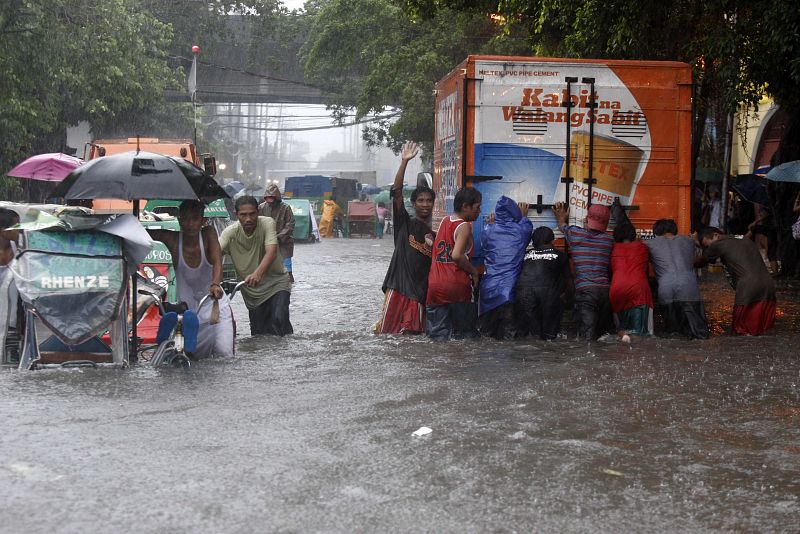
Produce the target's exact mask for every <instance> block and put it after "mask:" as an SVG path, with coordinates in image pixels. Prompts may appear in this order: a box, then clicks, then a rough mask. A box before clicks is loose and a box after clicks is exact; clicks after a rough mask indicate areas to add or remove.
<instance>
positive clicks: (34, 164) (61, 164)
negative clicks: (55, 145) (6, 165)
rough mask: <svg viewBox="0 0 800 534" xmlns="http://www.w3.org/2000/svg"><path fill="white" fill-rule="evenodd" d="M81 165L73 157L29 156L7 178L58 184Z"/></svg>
mask: <svg viewBox="0 0 800 534" xmlns="http://www.w3.org/2000/svg"><path fill="white" fill-rule="evenodd" d="M82 163H83V160H80V159H78V158H76V157H73V156H68V155H67V154H62V153H61V152H55V153H52V154H38V155H36V156H31V157H29V158H28V159H26V160H25V161H23V162H22V163H20V164H19V165H17V166H16V167H14V168H13V169H11V170H10V171H8V173H7V174H8V175H9V176H13V177H15V178H27V179H29V180H41V181H44V182H60V181H62V180H63V179H64V178H66V177H67V175H68V174H69V173H71V172H72V171H74V170H75V169H76V168H78V167H79V166H80V165H81V164H82Z"/></svg>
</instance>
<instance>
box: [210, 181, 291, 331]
mask: <svg viewBox="0 0 800 534" xmlns="http://www.w3.org/2000/svg"><path fill="white" fill-rule="evenodd" d="M235 210H236V218H237V222H236V223H234V224H232V225H230V226H228V227H227V228H225V230H223V231H222V234H220V236H219V245H220V248H221V249H222V253H223V254H229V255H230V257H231V259H232V260H233V266H234V268H235V269H236V274H237V275H238V276H239V278H240V279H241V280H244V281H245V283H246V286H245V287H244V288H242V297H243V298H244V303H245V305H246V306H247V309H248V311H249V313H250V333H251V334H252V335H254V336H255V335H259V334H272V335H276V336H284V335H286V334H291V333H293V332H294V330H293V329H292V323H291V322H290V321H289V297H290V294H291V290H292V284H291V281H290V280H289V274H288V272H287V271H286V268H285V267H284V266H283V258H281V256H280V253H279V252H278V237H277V233H276V231H275V221H274V220H272V219H271V218H269V217H259V215H258V201H257V200H256V199H255V198H254V197H251V196H245V197H240V198H238V199H237V200H236V204H235Z"/></svg>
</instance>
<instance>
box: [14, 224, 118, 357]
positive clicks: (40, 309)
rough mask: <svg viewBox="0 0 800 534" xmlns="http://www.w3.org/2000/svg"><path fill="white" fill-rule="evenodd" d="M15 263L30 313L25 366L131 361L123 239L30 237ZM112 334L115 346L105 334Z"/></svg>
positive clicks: (44, 234) (79, 234) (52, 234)
mask: <svg viewBox="0 0 800 534" xmlns="http://www.w3.org/2000/svg"><path fill="white" fill-rule="evenodd" d="M25 238H26V243H25V248H24V249H22V250H21V251H20V253H19V255H18V256H17V259H16V273H17V274H18V276H17V277H16V283H17V289H18V291H19V294H20V297H21V298H22V301H23V309H24V310H25V330H24V336H23V343H22V351H21V354H20V362H19V368H20V369H34V368H37V367H43V366H47V365H58V366H64V365H67V366H69V365H91V366H112V367H124V366H126V365H127V364H128V326H127V306H126V304H127V298H126V288H127V286H128V276H127V269H126V266H125V260H124V258H123V255H122V245H121V241H122V240H121V239H120V238H119V237H116V236H112V235H109V234H105V233H103V232H97V231H82V232H62V231H38V232H26V236H25ZM106 330H108V331H109V333H110V336H111V343H110V345H107V344H106V343H103V342H102V341H101V339H100V336H101V335H102V334H103V333H104V332H105V331H106Z"/></svg>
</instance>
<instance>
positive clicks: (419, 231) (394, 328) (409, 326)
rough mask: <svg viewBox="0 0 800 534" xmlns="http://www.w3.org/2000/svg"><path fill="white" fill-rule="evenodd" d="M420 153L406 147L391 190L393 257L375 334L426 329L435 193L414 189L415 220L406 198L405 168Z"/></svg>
mask: <svg viewBox="0 0 800 534" xmlns="http://www.w3.org/2000/svg"><path fill="white" fill-rule="evenodd" d="M418 152H419V148H418V147H417V144H416V143H414V142H412V141H408V142H406V144H405V145H403V150H402V151H401V153H400V168H399V169H397V174H395V177H394V184H392V188H391V190H390V194H391V197H392V212H393V218H392V223H393V224H394V229H393V230H392V232H393V233H392V236H393V237H394V254H392V261H391V263H390V264H389V270H388V271H387V272H386V278H385V279H384V281H383V288H382V289H383V293H384V299H383V310H382V311H381V318H380V320H379V321H378V324H376V325H375V333H376V334H421V333H422V332H423V331H424V329H425V300H426V297H427V294H428V272H429V271H430V268H431V244H432V243H433V231H432V230H431V225H430V218H431V212H432V211H433V201H434V199H435V198H436V194H435V193H434V192H433V190H432V189H431V188H429V187H426V186H418V187H417V188H416V189H414V191H413V192H412V193H411V205H412V206H413V208H414V216H413V217H412V216H410V215H409V214H408V212H407V211H406V207H405V203H404V199H403V178H404V176H405V173H406V167H407V166H408V162H409V161H411V160H412V159H414V158H415V157H416V155H417V153H418Z"/></svg>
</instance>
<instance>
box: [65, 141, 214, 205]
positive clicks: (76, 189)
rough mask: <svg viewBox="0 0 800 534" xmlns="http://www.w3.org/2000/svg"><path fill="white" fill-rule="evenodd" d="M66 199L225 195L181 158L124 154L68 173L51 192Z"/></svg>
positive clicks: (198, 197) (210, 198)
mask: <svg viewBox="0 0 800 534" xmlns="http://www.w3.org/2000/svg"><path fill="white" fill-rule="evenodd" d="M53 194H54V196H63V197H64V198H65V199H66V200H85V199H93V198H116V199H120V200H138V199H142V198H146V199H153V198H156V199H163V200H194V199H197V200H202V201H204V202H208V201H211V200H216V199H218V198H227V197H228V194H227V193H226V192H225V190H224V189H222V187H220V186H219V184H217V182H215V181H214V179H213V178H211V177H210V176H209V175H207V174H206V173H205V171H203V169H201V168H200V167H197V166H196V165H193V164H192V163H189V162H188V161H186V160H185V159H183V158H173V157H170V156H162V155H161V154H153V153H150V152H135V151H132V152H124V153H122V154H115V155H113V156H105V157H102V158H97V159H94V160H92V161H90V162H89V163H87V164H86V165H82V166H80V167H78V168H77V169H75V170H74V171H73V172H71V173H70V174H69V175H68V176H67V177H66V178H65V179H64V181H63V182H61V184H59V186H58V187H57V188H56V190H55V192H54V193H53Z"/></svg>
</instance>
